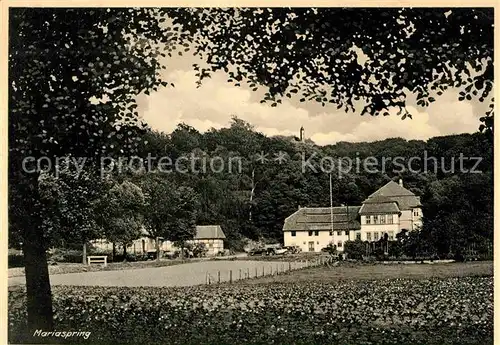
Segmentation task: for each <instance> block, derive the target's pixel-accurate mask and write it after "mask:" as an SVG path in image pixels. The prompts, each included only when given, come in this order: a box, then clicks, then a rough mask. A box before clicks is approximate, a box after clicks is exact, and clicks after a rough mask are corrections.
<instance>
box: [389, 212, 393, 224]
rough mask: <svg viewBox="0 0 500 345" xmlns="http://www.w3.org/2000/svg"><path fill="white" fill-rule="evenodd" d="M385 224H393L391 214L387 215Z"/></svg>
mask: <svg viewBox="0 0 500 345" xmlns="http://www.w3.org/2000/svg"><path fill="white" fill-rule="evenodd" d="M387 224H394V218H393V215H392V214H389V215H387Z"/></svg>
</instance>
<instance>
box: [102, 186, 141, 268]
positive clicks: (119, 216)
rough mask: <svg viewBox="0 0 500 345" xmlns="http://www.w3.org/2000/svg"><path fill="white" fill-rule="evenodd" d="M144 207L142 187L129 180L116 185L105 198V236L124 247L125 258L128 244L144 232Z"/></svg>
mask: <svg viewBox="0 0 500 345" xmlns="http://www.w3.org/2000/svg"><path fill="white" fill-rule="evenodd" d="M144 207H145V198H144V194H143V192H142V190H141V188H140V187H138V186H137V185H135V184H133V183H132V182H129V181H124V182H122V183H121V184H116V185H114V186H113V187H112V188H111V189H110V190H109V192H108V194H107V196H106V198H104V199H103V207H102V208H103V212H102V215H101V217H102V222H103V224H105V225H104V236H105V238H106V239H107V240H108V241H110V242H112V243H113V245H114V244H116V243H118V244H120V245H121V246H122V247H123V257H124V259H126V255H127V246H129V245H130V244H131V243H132V242H133V241H134V240H136V239H138V238H139V237H140V236H141V234H142V228H143V223H142V220H143V211H144ZM113 254H114V253H113Z"/></svg>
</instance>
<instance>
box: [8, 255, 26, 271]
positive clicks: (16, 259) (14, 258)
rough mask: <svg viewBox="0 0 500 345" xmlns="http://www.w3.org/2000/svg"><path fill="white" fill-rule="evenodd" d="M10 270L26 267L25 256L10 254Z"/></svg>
mask: <svg viewBox="0 0 500 345" xmlns="http://www.w3.org/2000/svg"><path fill="white" fill-rule="evenodd" d="M8 263H9V268H13V267H24V256H23V255H20V254H9V259H8Z"/></svg>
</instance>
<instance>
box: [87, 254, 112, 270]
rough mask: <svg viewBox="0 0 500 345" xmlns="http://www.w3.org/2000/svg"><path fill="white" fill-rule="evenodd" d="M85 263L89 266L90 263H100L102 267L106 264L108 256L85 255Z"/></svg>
mask: <svg viewBox="0 0 500 345" xmlns="http://www.w3.org/2000/svg"><path fill="white" fill-rule="evenodd" d="M87 264H88V265H89V266H90V265H91V264H102V265H103V266H104V267H106V266H107V265H108V257H107V256H106V255H103V256H87Z"/></svg>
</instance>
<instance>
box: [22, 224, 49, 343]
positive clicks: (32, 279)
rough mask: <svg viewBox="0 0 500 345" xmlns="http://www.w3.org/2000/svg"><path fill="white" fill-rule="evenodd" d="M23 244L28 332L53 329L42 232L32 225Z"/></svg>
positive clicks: (27, 230) (26, 232)
mask: <svg viewBox="0 0 500 345" xmlns="http://www.w3.org/2000/svg"><path fill="white" fill-rule="evenodd" d="M25 235H26V236H25V240H24V243H23V253H24V265H25V272H26V295H27V309H28V332H29V334H33V332H34V331H35V330H37V329H41V330H43V331H51V330H53V329H54V322H53V319H52V317H53V311H52V292H51V289H50V280H49V269H48V265H47V253H46V251H45V246H44V244H43V241H41V238H42V237H43V232H42V230H41V229H39V228H37V227H36V225H34V226H33V225H32V226H31V228H30V229H26V231H25Z"/></svg>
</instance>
